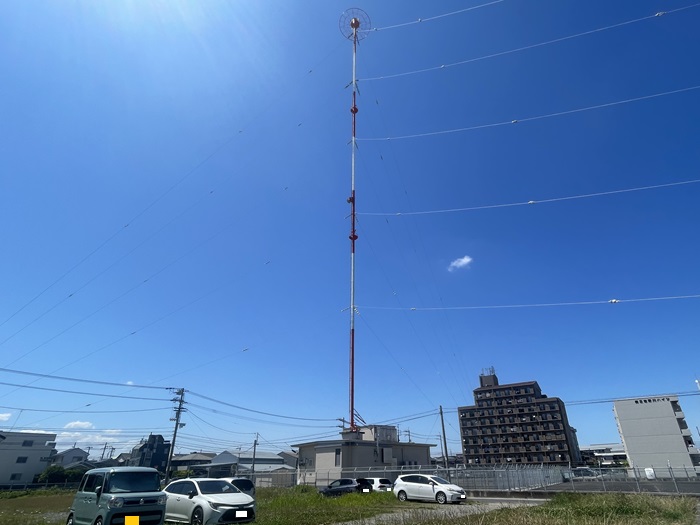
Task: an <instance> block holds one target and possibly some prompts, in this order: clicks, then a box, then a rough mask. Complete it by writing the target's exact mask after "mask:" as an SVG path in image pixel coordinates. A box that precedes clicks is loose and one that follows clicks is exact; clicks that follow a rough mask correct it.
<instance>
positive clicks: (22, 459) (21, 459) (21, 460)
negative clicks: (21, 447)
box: [16, 456, 27, 463]
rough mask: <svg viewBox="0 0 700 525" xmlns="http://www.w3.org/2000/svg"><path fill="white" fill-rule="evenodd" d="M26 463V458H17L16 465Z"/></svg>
mask: <svg viewBox="0 0 700 525" xmlns="http://www.w3.org/2000/svg"><path fill="white" fill-rule="evenodd" d="M26 462H27V456H20V457H18V458H17V461H16V463H26Z"/></svg>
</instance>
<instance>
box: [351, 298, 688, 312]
mask: <svg viewBox="0 0 700 525" xmlns="http://www.w3.org/2000/svg"><path fill="white" fill-rule="evenodd" d="M698 298H700V294H693V295H675V296H667V297H644V298H638V299H607V300H603V301H571V302H564V303H534V304H502V305H491V306H445V307H425V308H421V307H411V308H402V307H396V306H358V308H362V309H365V310H410V311H412V312H416V311H420V312H427V311H438V310H496V309H504V308H543V307H548V306H582V305H593V304H617V303H639V302H645V301H673V300H678V299H698Z"/></svg>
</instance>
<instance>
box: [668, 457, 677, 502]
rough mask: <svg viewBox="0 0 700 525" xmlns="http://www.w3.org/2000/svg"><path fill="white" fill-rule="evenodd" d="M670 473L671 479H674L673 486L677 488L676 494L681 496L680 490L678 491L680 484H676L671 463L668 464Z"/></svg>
mask: <svg viewBox="0 0 700 525" xmlns="http://www.w3.org/2000/svg"><path fill="white" fill-rule="evenodd" d="M668 471H669V472H670V473H671V479H673V485H674V486H675V487H676V494H680V490H678V483H676V476H675V475H674V474H673V467H672V466H671V462H670V461H669V462H668Z"/></svg>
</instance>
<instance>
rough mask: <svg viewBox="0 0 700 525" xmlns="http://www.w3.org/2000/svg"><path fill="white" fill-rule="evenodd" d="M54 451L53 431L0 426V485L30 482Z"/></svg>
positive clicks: (46, 464)
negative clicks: (33, 430) (19, 430)
mask: <svg viewBox="0 0 700 525" xmlns="http://www.w3.org/2000/svg"><path fill="white" fill-rule="evenodd" d="M54 454H56V434H47V433H44V432H5V431H2V430H0V485H13V484H26V483H32V482H33V481H34V478H35V477H36V476H38V475H39V474H41V473H42V472H43V471H44V470H46V467H47V466H48V465H49V464H50V462H51V458H52V456H53V455H54Z"/></svg>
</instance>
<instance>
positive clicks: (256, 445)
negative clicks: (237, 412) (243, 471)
mask: <svg viewBox="0 0 700 525" xmlns="http://www.w3.org/2000/svg"><path fill="white" fill-rule="evenodd" d="M259 435H260V434H258V433H257V432H256V433H255V441H253V463H252V464H251V465H250V477H251V478H253V482H255V451H256V449H257V448H258V436H259Z"/></svg>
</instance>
